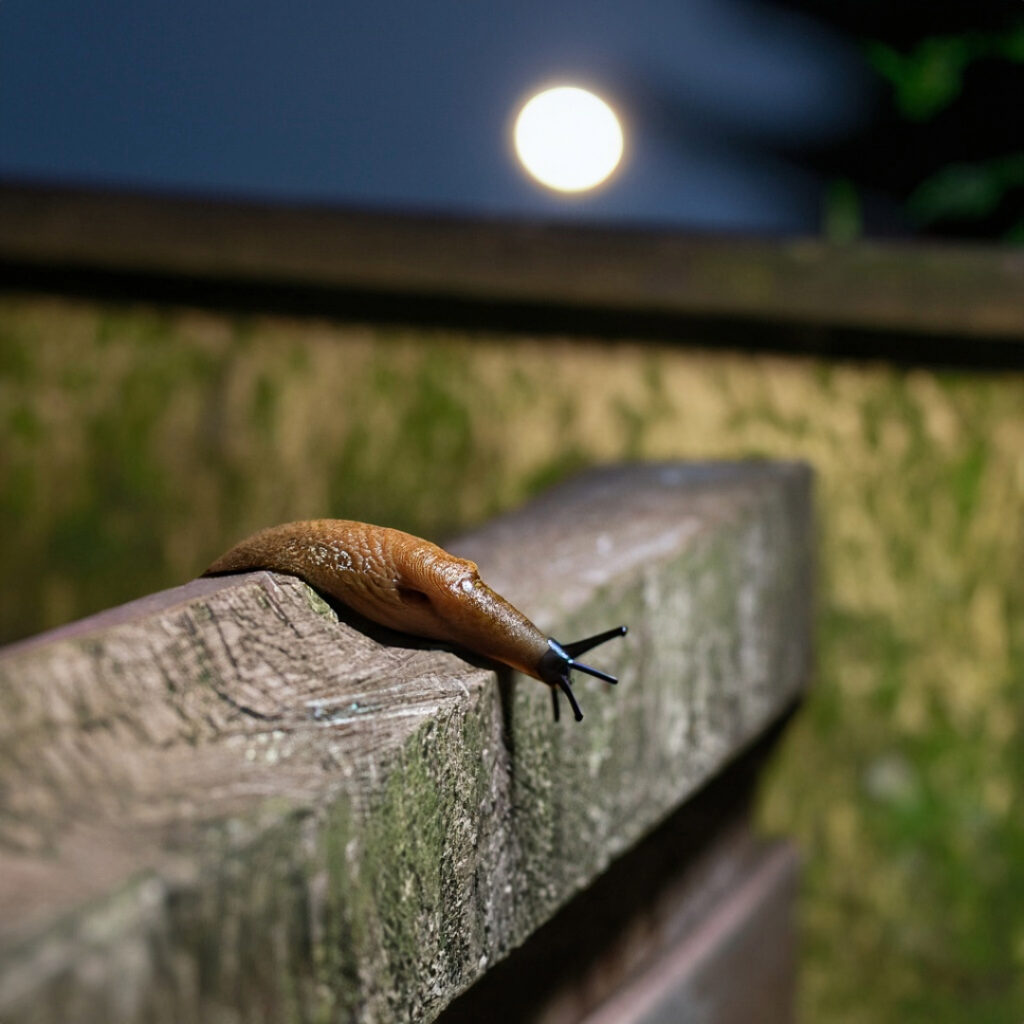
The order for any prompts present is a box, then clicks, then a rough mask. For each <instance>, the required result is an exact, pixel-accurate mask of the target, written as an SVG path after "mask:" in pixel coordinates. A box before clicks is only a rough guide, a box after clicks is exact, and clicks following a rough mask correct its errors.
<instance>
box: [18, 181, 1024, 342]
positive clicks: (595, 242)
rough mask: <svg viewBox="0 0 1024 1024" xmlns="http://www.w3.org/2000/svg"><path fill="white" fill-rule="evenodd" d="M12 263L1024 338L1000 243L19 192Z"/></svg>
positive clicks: (1014, 272)
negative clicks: (832, 240)
mask: <svg viewBox="0 0 1024 1024" xmlns="http://www.w3.org/2000/svg"><path fill="white" fill-rule="evenodd" d="M0 261H7V262H9V263H13V264H25V265H40V266H54V267H65V268H85V269H91V270H103V271H114V272H129V273H132V274H140V273H147V274H157V275H170V276H177V275H180V276H183V277H185V278H187V279H189V280H191V281H202V280H206V281H210V282H216V281H236V282H250V283H256V284H259V283H263V284H265V283H276V284H280V285H289V284H292V285H297V286H299V287H301V288H306V289H311V288H328V289H344V290H349V291H356V292H361V291H365V292H388V293H395V294H408V295H415V296H424V297H434V298H440V299H444V300H447V301H451V300H462V301H469V302H484V303H490V304H501V303H520V304H540V305H550V306H560V307H565V308H569V309H573V308H577V309H579V308H587V309H594V310H609V311H618V312H623V311H630V312H636V313H642V314H652V313H661V314H667V315H681V316H698V317H705V316H710V317H714V316H722V315H725V316H728V317H741V318H749V319H751V320H761V321H764V322H767V323H771V322H773V321H775V322H781V323H785V324H796V325H800V324H804V325H824V326H836V327H849V328H858V327H860V328H868V329H871V330H889V331H893V330H896V331H909V332H927V333H934V334H937V335H952V334H965V335H968V336H980V337H992V338H1004V339H1007V340H1015V341H1016V342H1020V341H1021V339H1022V338H1024V304H1022V303H1021V302H1020V291H1021V280H1022V278H1024V254H1022V253H1021V252H1019V251H1015V250H1012V249H1008V248H998V247H994V246H993V247H984V246H953V245H945V246H937V245H925V244H920V243H918V244H915V243H906V242H903V243H885V242H864V243H858V244H855V245H843V246H836V245H829V244H828V243H826V242H821V241H817V240H811V239H803V240H788V241H774V240H759V239H752V238H751V239H744V238H723V237H712V236H695V235H692V234H686V233H683V232H655V231H642V230H626V229H622V228H616V229H614V230H608V229H600V228H593V227H578V226H569V225H545V224H537V223H523V222H519V221H506V222H501V221H498V222H490V221H486V220H459V219H457V218H443V217H436V216H435V217H427V216H409V215H404V216H402V215H395V214H386V213H360V212H356V211H345V210H338V209H329V208H323V209H322V208H315V207H303V206H283V205H282V206H268V205H263V204H255V203H241V202H238V203H229V202H223V201H218V202H212V201H209V200H198V199H185V198H171V197H157V196H144V195H131V194H124V193H103V192H99V191H74V190H69V189H55V188H45V187H39V186H36V187H29V186H21V187H17V186H14V185H7V186H5V187H3V188H0Z"/></svg>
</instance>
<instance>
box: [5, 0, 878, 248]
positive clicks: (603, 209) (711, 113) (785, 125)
mask: <svg viewBox="0 0 1024 1024" xmlns="http://www.w3.org/2000/svg"><path fill="white" fill-rule="evenodd" d="M562 82H571V83H575V84H580V85H584V86H588V87H591V88H593V89H595V91H597V92H599V93H600V94H601V95H602V96H604V97H605V98H606V99H607V100H608V101H609V102H611V103H612V104H613V106H615V107H616V108H617V109H618V110H619V111H620V113H621V114H622V115H623V120H624V123H625V129H626V133H627V158H626V163H625V164H624V166H623V168H622V170H621V172H620V173H619V174H618V175H617V176H616V177H615V178H614V180H613V181H612V182H611V183H610V184H609V185H608V186H607V187H605V188H604V189H602V190H599V191H598V192H597V193H595V194H590V195H586V196H583V197H575V198H571V199H566V198H564V197H559V196H556V195H553V194H549V193H547V192H545V191H544V190H543V189H542V188H540V187H539V186H537V185H536V184H534V183H533V182H531V181H530V180H529V179H527V178H526V176H525V175H524V174H523V172H522V171H521V170H520V168H519V167H518V165H517V163H516V161H515V159H514V156H513V154H512V150H511V144H510V142H509V134H510V125H511V121H512V118H513V117H514V114H515V111H516V109H517V106H518V105H519V104H520V103H521V102H522V101H523V100H524V99H525V98H527V96H529V95H530V94H531V93H532V92H533V91H535V90H536V89H537V88H539V87H541V86H543V85H547V84H553V83H562ZM869 91H870V89H869V85H868V75H867V73H866V72H865V71H864V69H863V68H862V66H861V64H860V62H859V58H858V56H857V54H856V53H855V52H854V51H853V50H852V49H851V48H850V47H849V45H848V44H846V43H844V42H842V41H841V40H839V39H838V38H837V37H835V36H832V35H830V34H828V33H827V32H826V31H825V30H824V29H822V28H820V27H818V26H816V25H814V24H813V23H812V22H809V21H807V20H804V19H802V18H799V17H797V16H795V15H793V14H790V13H786V12H785V11H782V10H780V9H778V8H775V7H772V6H769V5H764V6H762V5H757V4H754V3H749V2H738V0H689V2H674V3H673V2H669V0H657V2H649V3H645V4H624V3H621V2H614V3H613V2H609V0H578V2H575V3H566V2H561V3H559V2H552V0H544V2H541V0H516V2H515V3H486V4H485V3H474V2H472V0H440V2H434V3H429V4H424V3H410V2H399V0H385V2H376V3H373V4H366V3H358V4H356V3H342V2H339V0H332V2H327V0H307V2H300V3H296V4H288V5H284V4H269V3H261V2H259V0H255V2H254V0H247V2H245V3H242V2H239V0H220V2H218V3H216V4H210V3H208V2H203V3H199V2H197V0H178V2H177V3H174V4H170V3H164V4H155V3H142V4H140V3H139V2H138V0H132V2H128V0H93V2H90V3H82V2H81V0H0V178H4V179H7V180H16V181H51V182H58V183H71V184H89V185H104V186H117V187H129V188H133V189H148V190H161V191H172V192H185V193H191V194H204V195H213V196H237V197H244V198H268V199H274V200H283V201H314V202H327V203H331V204H335V205H341V206H357V207H385V208H389V209H400V210H401V209H407V210H439V211H445V212H458V213H469V214H474V213H477V214H479V213H483V214H500V215H513V216H523V215H525V216H532V217H536V216H541V217H544V218H545V219H551V218H553V217H567V218H577V219H584V220H588V221H594V222H608V221H615V222H635V223H642V224H647V225H651V224H654V225H665V226H678V225H685V226H690V227H696V228H715V229H731V230H755V231H778V230H800V231H807V230H812V231H813V230H816V229H817V226H818V223H819V219H820V204H821V195H820V183H819V182H817V181H816V180H815V179H814V178H813V177H812V176H811V175H810V174H808V173H807V172H806V171H804V170H801V169H800V167H799V166H798V162H797V161H795V160H794V159H793V157H792V155H790V156H789V157H786V156H784V155H782V154H785V153H789V154H793V153H794V152H795V151H798V150H799V149H800V147H802V146H810V145H814V144H818V143H822V142H825V141H828V140H829V139H832V138H836V137H839V136H841V135H842V134H843V133H845V132H847V131H850V130H852V129H853V128H855V127H856V126H857V124H858V122H859V121H861V120H862V119H863V118H864V117H865V116H866V115H867V107H868V100H867V98H866V97H867V95H868V93H869Z"/></svg>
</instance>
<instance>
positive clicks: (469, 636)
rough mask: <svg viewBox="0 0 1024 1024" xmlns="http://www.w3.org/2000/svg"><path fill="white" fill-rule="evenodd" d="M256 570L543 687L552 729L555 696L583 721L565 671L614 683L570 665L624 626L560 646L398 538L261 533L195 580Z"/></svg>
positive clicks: (343, 532) (369, 531)
mask: <svg viewBox="0 0 1024 1024" xmlns="http://www.w3.org/2000/svg"><path fill="white" fill-rule="evenodd" d="M256 569H268V570H270V571H272V572H281V573H287V574H289V575H292V576H298V577H299V578H300V579H302V580H305V581H306V582H307V583H308V584H310V586H312V587H314V588H316V589H317V590H319V591H321V592H322V593H324V594H326V595H327V596H328V597H331V598H334V599H335V600H337V601H340V602H341V603H342V604H345V605H347V606H348V607H349V608H351V609H353V610H354V611H356V612H358V613H359V614H360V615H363V616H365V617H366V618H367V619H370V620H372V621H373V622H377V623H379V624H380V625H382V626H388V627H390V628H391V629H396V630H399V631H400V632H403V633H412V634H414V635H415V636H419V637H425V638H427V639H431V640H440V641H444V642H447V643H452V644H457V645H458V646H460V647H464V648H466V649H467V650H470V651H473V652H474V653H476V654H482V655H483V656H484V657H486V658H490V659H491V660H493V661H500V662H502V663H503V664H505V665H509V666H511V667H512V668H515V669H518V670H519V671H520V672H525V673H526V674H527V675H530V676H533V677H534V678H535V679H539V680H541V682H544V683H547V685H548V686H550V687H551V700H552V705H553V708H554V714H555V721H558V711H559V707H558V691H559V690H561V691H562V693H564V694H565V695H566V697H567V698H568V700H569V704H570V705H571V707H572V710H573V714H574V715H575V716H576V720H577V721H580V720H581V719H582V718H583V713H582V712H581V711H580V708H579V705H578V704H577V703H576V698H575V696H574V695H573V692H572V685H571V682H570V672H571V671H572V669H578V670H579V671H580V672H586V673H587V674H588V675H592V676H596V677H597V678H598V679H603V680H605V681H606V682H609V683H617V682H618V680H617V679H616V678H615V676H611V675H608V674H607V673H606V672H601V671H600V670H599V669H596V668H591V667H590V666H589V665H584V664H583V663H582V662H579V661H576V657H577V655H580V654H584V653H585V652H586V651H589V650H590V649H591V648H593V647H597V646H598V645H599V644H603V643H605V642H606V641H607V640H611V639H612V638H613V637H617V636H623V635H624V634H625V633H626V627H625V626H619V627H617V628H616V629H610V630H608V631H607V632H604V633H599V634H597V635H596V636H592V637H588V638H587V639H586V640H577V641H576V642H575V643H570V644H560V643H558V641H557V640H554V639H552V638H551V637H546V636H544V634H543V633H541V631H540V630H539V629H538V628H537V627H536V626H535V625H534V624H533V623H532V622H531V621H530V620H529V619H528V618H527V617H526V616H525V615H523V613H522V612H520V611H519V610H518V609H516V608H514V607H513V606H512V605H511V604H509V603H508V601H506V600H505V599H504V598H503V597H502V596H501V595H500V594H496V593H495V592H494V591H493V590H491V588H490V587H489V586H487V584H486V583H484V581H483V580H482V579H480V574H479V573H478V571H477V567H476V565H475V564H474V563H473V562H469V561H467V560H466V559H464V558H456V557H455V556H454V555H450V554H448V552H447V551H445V550H443V549H442V548H439V547H438V546H437V545H436V544H432V543H431V542H430V541H427V540H422V539H421V538H419V537H414V536H412V535H411V534H408V533H403V532H402V531H401V530H392V529H388V528H387V527H383V526H372V525H371V524H369V523H357V522H353V521H351V520H348V519H311V520H306V521H304V522H297V523H285V524H283V525H282V526H271V527H269V528H267V529H265V530H260V531H259V532H257V533H254V534H253V535H252V536H251V537H247V538H246V539H245V540H243V541H241V542H240V543H239V544H236V545H235V546H234V547H233V548H232V549H231V550H230V551H228V552H227V553H226V554H224V555H221V557H220V558H218V559H217V560H216V561H215V562H214V563H213V564H212V565H211V566H210V567H209V568H208V569H207V570H206V571H205V572H204V573H203V575H204V576H220V575H224V574H227V573H234V572H248V571H251V570H256Z"/></svg>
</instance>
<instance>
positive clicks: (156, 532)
mask: <svg viewBox="0 0 1024 1024" xmlns="http://www.w3.org/2000/svg"><path fill="white" fill-rule="evenodd" d="M693 340H694V342H695V343H698V342H699V339H693ZM0 436H2V437H3V438H4V443H3V446H2V448H0V527H2V529H0V563H2V565H3V566H4V583H3V586H2V587H0V624H2V636H0V640H3V641H6V640H12V639H15V638H16V637H19V636H23V635H26V634H29V633H32V632H35V631H38V630H41V629H43V628H46V627H48V626H52V625H56V624H57V623H60V622H63V621H67V620H69V619H73V618H76V617H79V616H82V615H85V614H87V613H89V612H92V611H95V610H97V609H100V608H104V607H107V606H109V605H112V604H116V603H118V602H121V601H125V600H128V599H130V598H132V597H136V596H139V595H142V594H145V593H148V592H150V591H152V590H156V589H159V588H162V587H166V586H170V585H173V584H176V583H178V582H182V581H184V580H187V579H189V578H191V577H192V576H194V575H196V574H197V573H198V572H200V571H201V570H202V568H203V567H204V566H205V565H206V564H207V563H208V562H209V560H210V559H211V558H212V557H213V556H215V555H216V554H218V553H219V552H220V551H222V550H223V549H225V548H226V547H228V545H229V544H230V543H231V542H233V541H234V540H236V539H237V538H238V537H240V536H241V535H243V534H245V533H246V532H248V531H250V530H252V529H255V528H257V527H259V526H263V525H266V524H269V523H274V522H280V521H285V520H288V519H295V518H304V517H314V516H339V517H346V518H354V519H365V520H369V521H374V522H381V523H385V524H388V525H392V526H397V527H401V528H404V529H407V530H411V531H413V532H416V533H420V534H424V535H427V536H430V537H433V538H443V537H444V535H445V534H447V533H451V532H454V531H456V530H458V529H461V528H463V527H465V526H468V525H471V524H473V523H475V522H479V521H481V520H483V519H485V518H487V517H489V516H491V515H493V514H495V513H497V512H499V511H500V510H502V509H505V508H508V507H511V506H514V505H516V504H518V503H519V502H521V501H523V500H525V499H526V498H528V497H529V496H530V495H531V494H534V493H536V492H538V491H539V490H541V489H543V488H544V487H545V486H546V485H547V484H549V483H551V482H553V481H556V480H559V479H562V478H563V477H564V476H566V475H568V474H569V473H571V472H572V471H574V470H576V469H578V468H581V467H583V466H586V465H590V464H592V463H598V462H605V461H612V460H620V459H663V458H702V459H703V458H751V457H754V458H761V457H772V456H778V457H782V458H786V459H790V458H804V459H807V460H808V461H809V462H810V463H811V464H812V465H813V466H814V467H815V470H816V471H817V474H818V504H819V522H820V527H819V528H820V538H819V541H820V550H821V564H820V572H819V577H820V579H819V586H820V593H819V608H820V611H819V614H820V622H819V640H820V648H819V652H818V679H817V681H816V685H815V688H814V690H813V694H812V696H811V698H810V700H809V703H808V706H807V707H806V709H805V710H804V712H803V713H802V714H801V715H800V716H798V719H797V721H796V723H795V725H794V727H793V728H792V730H791V731H790V733H789V735H788V738H787V740H786V742H785V744H784V749H783V751H782V755H781V757H780V758H778V759H777V761H776V763H775V765H774V767H773V770H772V772H771V775H770V779H769V781H768V784H767V786H766V789H765V792H764V794H763V801H762V808H761V817H762V821H763V823H764V824H765V825H766V827H768V828H770V829H772V830H779V831H784V832H787V833H789V834H791V835H794V836H795V837H797V839H798V841H799V842H800V843H801V845H802V847H803V849H804V851H805V853H806V856H807V870H808V875H807V884H806V885H805V892H804V896H803V905H802V919H803V929H804V942H805V955H804V958H803V968H802V970H803V975H802V978H801V1003H802V1019H803V1020H806V1021H814V1020H828V1021H840V1022H850V1024H853V1022H869V1021H870V1022H878V1021H902V1022H914V1021H925V1020H927V1021H929V1022H932V1024H935V1022H944V1021H950V1022H952V1021H962V1020H965V1019H970V1020H973V1021H997V1020H999V1021H1005V1020H1015V1019H1018V1018H1019V1016H1020V1010H1021V1007H1022V1006H1024V880H1022V875H1021V872H1020V868H1019V865H1020V864H1021V863H1022V862H1024V806H1022V789H1024V787H1022V781H1024V772H1022V768H1024V764H1022V762H1024V747H1022V744H1021V739H1022V728H1021V727H1022V724H1024V685H1022V684H1024V572H1022V570H1024V374H1021V373H1006V372H1004V373H1001V374H994V373H983V372H969V371H955V372H954V371H937V370H930V369H899V368H895V367H893V366H890V365H883V364H871V363H849V362H841V361H834V360H826V359H818V358H805V357H797V356H768V355H761V356H758V355H751V354H738V353H731V352H726V351H712V350H702V349H701V348H699V347H686V348H683V347H679V346H678V345H675V344H673V345H670V344H667V343H666V344H658V343H651V342H644V343H642V344H641V343H631V342H630V341H629V340H628V339H627V340H624V341H621V342H616V343H615V344H614V345H613V344H610V343H603V342H596V341H592V342H587V341H586V340H585V339H584V340H581V339H578V338H574V339H571V340H570V339H567V338H561V337H553V336H541V335H537V336H528V335H505V334H500V333H486V332H481V331H474V332H469V331H467V332H463V333H455V332H452V331H447V330H446V331H441V330H430V329H423V328H415V329H414V328H408V329H403V328H398V327H394V328H387V327H381V326H360V325H352V324H343V323H336V322H335V323H332V322H329V321H327V320H323V321H316V320H305V319H288V318H285V317H280V316H277V317H275V316H252V315H246V316H242V315H219V314H217V313H214V312H197V311H189V310H184V309H174V308H168V307H162V308H157V307H147V306H143V305H137V306H131V305H114V304H106V305H103V304H92V303H79V302H75V301H70V300H60V299H55V298H46V297H38V296H32V295H28V294H26V295H11V294H9V295H7V296H5V297H3V298H0Z"/></svg>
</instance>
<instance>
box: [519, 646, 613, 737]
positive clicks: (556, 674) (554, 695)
mask: <svg viewBox="0 0 1024 1024" xmlns="http://www.w3.org/2000/svg"><path fill="white" fill-rule="evenodd" d="M627 632H628V628H627V627H626V626H616V627H615V629H609V630H605V632H603V633H598V634H596V635H595V636H591V637H587V638H586V639H585V640H576V641H575V642H574V643H571V644H560V643H559V642H558V641H557V640H555V639H554V638H553V637H550V636H549V637H548V651H547V653H546V654H544V656H543V657H542V658H541V659H540V664H539V665H538V666H537V667H538V674H539V678H540V679H541V680H542V681H543V682H545V683H547V684H548V686H550V687H551V706H552V708H553V710H554V714H555V721H556V722H557V721H558V718H559V707H558V691H559V690H561V691H562V693H564V694H565V696H566V697H567V698H568V700H569V705H570V707H571V708H572V713H573V715H574V716H575V718H576V721H577V722H580V721H582V720H583V712H582V711H580V706H579V704H577V703H576V696H575V694H574V693H573V692H572V683H571V681H570V675H569V674H570V672H572V670H573V669H578V670H579V671H580V672H586V673H587V675H590V676H594V677H595V678H597V679H603V680H604V681H605V682H606V683H612V684H613V685H615V684H617V683H618V679H617V678H616V677H615V676H612V675H609V674H608V673H607V672H602V671H601V670H600V669H598V668H594V667H593V666H591V665H584V664H583V662H582V661H577V660H576V657H575V656H576V655H577V654H585V653H586V652H587V651H589V650H592V649H593V648H595V647H597V646H599V645H600V644H603V643H606V642H607V641H608V640H612V639H614V638H615V637H617V636H625V635H626V633H627Z"/></svg>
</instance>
